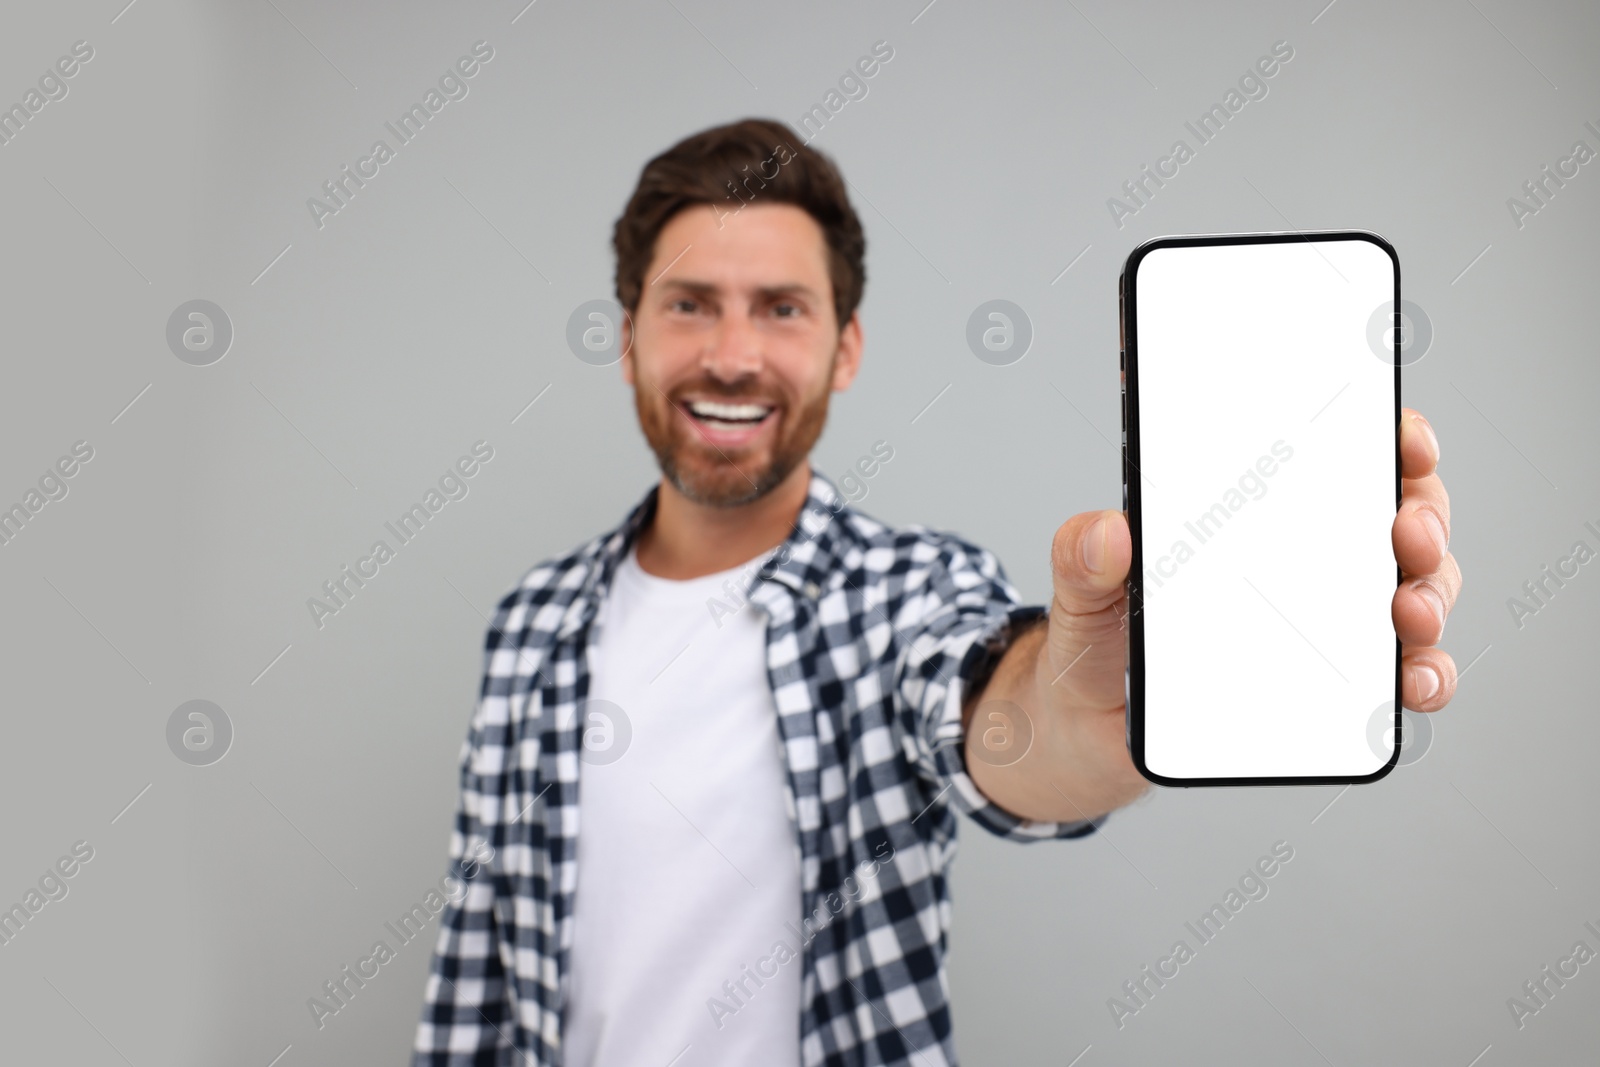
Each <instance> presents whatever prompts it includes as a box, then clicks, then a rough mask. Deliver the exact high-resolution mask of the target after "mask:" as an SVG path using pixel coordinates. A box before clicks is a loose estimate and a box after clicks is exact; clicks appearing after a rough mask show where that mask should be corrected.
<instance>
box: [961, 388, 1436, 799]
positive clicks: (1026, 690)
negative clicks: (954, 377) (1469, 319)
mask: <svg viewBox="0 0 1600 1067" xmlns="http://www.w3.org/2000/svg"><path fill="white" fill-rule="evenodd" d="M1438 462H1439V442H1438V439H1437V438H1436V437H1435V436H1434V433H1433V429H1432V427H1430V426H1429V425H1428V422H1427V420H1426V419H1424V418H1423V417H1422V416H1421V415H1419V414H1417V413H1416V412H1415V411H1413V410H1411V409H1410V408H1406V409H1405V410H1404V412H1403V413H1402V415H1401V419H1400V474H1401V479H1402V480H1401V501H1400V508H1399V511H1398V512H1397V514H1396V515H1395V520H1394V526H1393V529H1392V539H1393V543H1394V557H1395V560H1396V562H1397V563H1399V565H1400V570H1401V572H1402V575H1403V577H1402V579H1401V583H1400V587H1399V589H1397V590H1396V591H1395V594H1394V599H1393V601H1392V605H1391V613H1392V616H1393V620H1394V628H1395V633H1396V634H1397V635H1398V636H1399V638H1400V642H1401V665H1402V672H1401V676H1402V686H1401V695H1402V698H1403V702H1404V704H1405V706H1406V707H1408V708H1411V709H1413V710H1415V711H1438V710H1439V709H1440V708H1442V707H1444V706H1445V705H1446V704H1447V703H1449V702H1450V698H1451V697H1452V696H1454V695H1455V690H1456V665H1455V661H1454V660H1453V659H1451V658H1450V656H1449V654H1448V653H1446V652H1444V651H1442V650H1440V649H1438V648H1435V647H1434V645H1435V644H1436V643H1437V642H1438V640H1439V636H1440V634H1441V632H1442V631H1443V629H1444V622H1445V619H1446V617H1448V615H1449V614H1450V609H1451V608H1452V607H1454V606H1455V602H1456V596H1457V594H1459V593H1460V591H1461V569H1460V568H1459V567H1457V566H1456V561H1455V558H1454V557H1453V556H1451V555H1450V553H1449V550H1448V547H1447V546H1448V544H1449V540H1450V498H1449V496H1448V495H1447V494H1446V493H1445V490H1444V484H1443V483H1442V482H1441V481H1440V480H1439V476H1438V475H1437V474H1435V473H1434V468H1435V467H1436V466H1437V465H1438ZM1132 558H1133V539H1132V537H1131V535H1130V534H1129V532H1128V522H1127V518H1126V517H1125V516H1124V515H1123V513H1122V512H1120V511H1092V512H1085V513H1083V514H1081V515H1074V516H1073V517H1072V518H1070V519H1068V520H1067V521H1066V522H1065V523H1063V524H1062V525H1061V528H1060V529H1059V530H1057V531H1056V535H1055V540H1054V543H1053V544H1052V546H1051V553H1050V569H1051V574H1052V579H1053V585H1054V589H1055V596H1054V600H1053V602H1052V603H1051V605H1050V621H1049V624H1048V626H1045V627H1038V628H1036V629H1034V630H1032V631H1029V632H1028V633H1026V634H1024V635H1023V636H1021V637H1019V638H1018V639H1017V640H1016V641H1015V642H1013V644H1012V646H1011V647H1010V648H1009V649H1008V650H1007V651H1006V654H1005V656H1004V657H1003V658H1002V659H1001V661H1000V663H999V665H998V666H997V667H996V669H995V672H994V674H993V676H992V677H991V678H990V680H989V683H988V685H987V686H985V687H984V689H983V690H982V691H981V692H979V693H974V694H971V695H969V696H968V698H967V707H966V709H965V710H966V712H967V714H968V716H969V728H968V730H967V740H966V745H967V755H968V759H967V766H968V771H969V773H970V774H971V775H972V778H973V780H974V781H975V782H976V783H977V785H978V788H979V789H981V790H983V792H984V795H986V796H987V797H989V799H990V800H992V801H994V802H995V803H996V804H998V805H1000V806H1001V807H1002V808H1005V809H1006V810H1007V811H1010V812H1011V813H1012V814H1014V815H1017V816H1020V817H1022V818H1029V819H1041V820H1057V821H1072V820H1076V819H1084V818H1091V817H1094V816H1098V815H1101V814H1104V813H1105V812H1108V811H1111V810H1112V809H1114V808H1118V807H1121V806H1122V805H1124V804H1126V803H1128V802H1130V801H1131V800H1133V799H1134V798H1136V797H1137V796H1139V794H1140V793H1142V792H1144V790H1145V788H1146V787H1147V786H1148V784H1149V783H1148V782H1147V781H1146V780H1145V778H1144V776H1143V775H1141V774H1140V773H1139V771H1138V769H1137V768H1135V767H1134V765H1133V759H1132V757H1131V756H1130V755H1129V753H1128V746H1127V739H1126V737H1127V735H1126V726H1125V714H1126V712H1125V707H1124V704H1125V701H1124V692H1123V677H1124V672H1125V669H1126V665H1127V646H1126V637H1125V633H1124V618H1125V616H1126V615H1127V612H1128V603H1127V594H1126V587H1125V584H1124V583H1125V582H1126V579H1127V577H1128V566H1129V563H1130V562H1131V560H1132ZM997 700H1004V701H1009V702H1011V703H1012V704H1014V705H1016V706H1017V708H1020V709H1021V710H1022V712H1023V713H1024V714H1026V716H1027V717H1028V720H1029V724H1030V725H1031V727H1032V734H1033V742H1032V745H1031V747H1030V748H1029V750H1028V752H1027V754H1026V755H1024V756H1023V757H1022V758H1021V759H1020V760H1018V761H1016V762H1015V763H1012V764H1010V765H1008V766H996V765H995V763H996V761H995V760H994V759H993V758H992V757H988V756H987V755H986V753H984V752H983V751H982V750H981V749H980V747H979V746H981V744H982V741H983V737H984V732H985V729H986V728H990V727H991V724H990V723H988V722H985V721H982V720H981V719H980V720H978V721H972V720H971V719H970V716H971V715H972V713H973V712H974V711H976V710H978V709H979V706H980V705H982V704H985V703H988V702H990V701H997ZM991 707H993V708H1003V707H1004V705H998V704H995V705H991ZM1000 714H1002V715H1003V714H1004V712H1001V713H1000Z"/></svg>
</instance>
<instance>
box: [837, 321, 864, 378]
mask: <svg viewBox="0 0 1600 1067" xmlns="http://www.w3.org/2000/svg"><path fill="white" fill-rule="evenodd" d="M862 340H863V339H862V336H861V312H859V311H852V312H851V313H850V321H849V322H847V323H845V326H844V329H842V330H840V331H839V349H838V353H837V355H836V356H835V357H834V361H833V391H834V392H836V393H842V392H844V391H845V390H846V389H848V388H850V383H851V382H853V381H855V380H856V372H857V371H859V370H860V369H861V345H862Z"/></svg>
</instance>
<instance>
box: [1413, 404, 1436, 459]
mask: <svg viewBox="0 0 1600 1067" xmlns="http://www.w3.org/2000/svg"><path fill="white" fill-rule="evenodd" d="M1417 425H1418V426H1420V427H1421V428H1422V430H1423V432H1424V433H1426V434H1427V435H1428V440H1429V441H1432V442H1433V456H1434V459H1435V460H1437V459H1438V458H1439V435H1438V434H1436V433H1434V432H1433V426H1432V425H1431V424H1430V423H1429V422H1428V420H1427V419H1425V418H1423V417H1422V416H1421V415H1418V416H1417Z"/></svg>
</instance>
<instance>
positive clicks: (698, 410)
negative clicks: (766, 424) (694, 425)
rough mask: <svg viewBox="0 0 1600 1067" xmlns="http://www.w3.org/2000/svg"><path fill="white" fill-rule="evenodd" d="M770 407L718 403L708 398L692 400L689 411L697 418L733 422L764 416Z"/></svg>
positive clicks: (750, 420) (757, 418) (748, 420)
mask: <svg viewBox="0 0 1600 1067" xmlns="http://www.w3.org/2000/svg"><path fill="white" fill-rule="evenodd" d="M771 410H772V409H771V408H770V407H765V406H763V405H761V404H718V403H715V402H713V401H710V400H692V401H690V402H689V411H690V412H691V413H693V414H694V415H695V417H697V418H702V419H716V420H722V421H728V420H731V421H734V422H753V421H756V420H759V419H763V418H765V417H766V415H767V413H768V412H769V411H771Z"/></svg>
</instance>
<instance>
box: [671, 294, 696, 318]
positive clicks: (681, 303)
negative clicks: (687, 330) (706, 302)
mask: <svg viewBox="0 0 1600 1067" xmlns="http://www.w3.org/2000/svg"><path fill="white" fill-rule="evenodd" d="M695 306H696V305H695V302H694V301H693V300H691V299H690V298H689V297H686V296H680V297H678V299H676V300H674V301H673V302H672V303H670V304H668V305H667V309H668V310H669V311H682V312H685V313H689V314H692V313H693V312H694V310H695Z"/></svg>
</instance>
